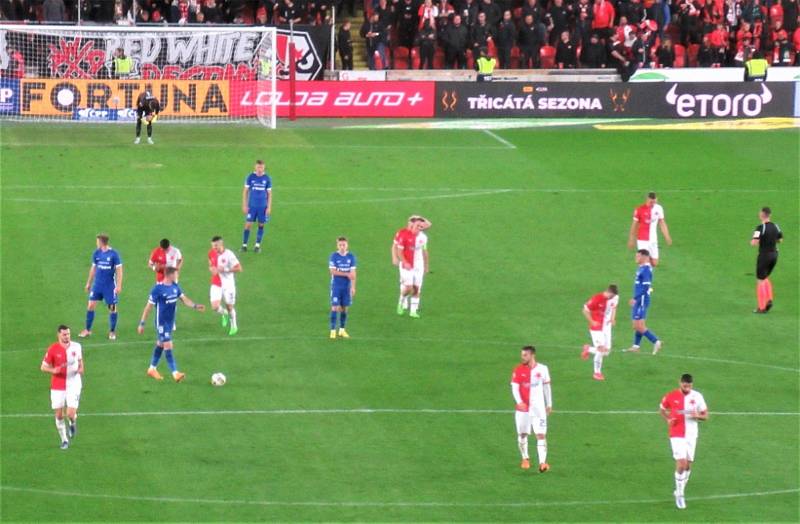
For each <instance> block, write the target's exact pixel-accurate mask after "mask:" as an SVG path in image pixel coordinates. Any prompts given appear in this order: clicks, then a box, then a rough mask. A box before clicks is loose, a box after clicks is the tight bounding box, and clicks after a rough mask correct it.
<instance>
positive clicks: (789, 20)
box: [783, 0, 800, 35]
mask: <svg viewBox="0 0 800 524" xmlns="http://www.w3.org/2000/svg"><path fill="white" fill-rule="evenodd" d="M798 14H800V13H799V12H798V8H797V0H784V1H783V28H784V29H786V32H787V33H788V34H790V35H791V34H794V31H795V29H797V28H798V25H797V15H798Z"/></svg>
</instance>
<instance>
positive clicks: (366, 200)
mask: <svg viewBox="0 0 800 524" xmlns="http://www.w3.org/2000/svg"><path fill="white" fill-rule="evenodd" d="M511 191H512V190H511V189H493V190H486V191H475V192H472V193H461V192H459V193H452V194H444V195H428V196H407V197H387V198H362V199H350V200H304V201H295V202H292V201H288V202H283V203H282V204H281V205H282V206H309V205H312V206H319V205H330V204H337V205H338V204H371V203H375V202H404V201H414V202H416V201H419V200H442V199H450V198H469V197H480V196H489V195H498V194H501V193H510V192H511ZM2 201H3V202H26V203H37V204H76V205H98V206H105V205H109V204H111V205H137V206H140V205H144V206H203V207H208V206H219V205H220V204H219V203H218V202H188V201H180V200H176V201H172V202H162V201H150V200H136V201H125V200H105V199H102V198H99V199H95V200H70V199H61V198H24V197H22V198H3V199H2ZM228 205H229V206H230V207H234V206H238V204H228Z"/></svg>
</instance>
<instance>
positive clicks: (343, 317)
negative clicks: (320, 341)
mask: <svg viewBox="0 0 800 524" xmlns="http://www.w3.org/2000/svg"><path fill="white" fill-rule="evenodd" d="M347 248H348V246H347V238H345V237H339V238H338V239H336V251H334V252H333V253H332V254H331V257H330V259H329V260H328V269H329V270H330V272H331V338H332V339H335V338H336V336H337V334H338V336H340V337H342V338H350V335H348V334H347V331H346V330H345V324H346V323H347V309H348V308H349V307H350V304H351V303H352V301H353V297H354V296H355V294H356V256H355V255H354V254H352V253H350V252H349V251H348V250H347ZM337 314H338V315H339V331H338V333H337V331H336V315H337Z"/></svg>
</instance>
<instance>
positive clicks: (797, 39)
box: [792, 16, 800, 66]
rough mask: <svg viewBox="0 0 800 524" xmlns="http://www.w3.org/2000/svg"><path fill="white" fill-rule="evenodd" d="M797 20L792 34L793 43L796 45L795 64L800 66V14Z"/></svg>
mask: <svg viewBox="0 0 800 524" xmlns="http://www.w3.org/2000/svg"><path fill="white" fill-rule="evenodd" d="M797 22H798V23H797V27H796V28H795V30H794V35H793V36H792V44H793V45H794V65H796V66H800V16H798V17H797Z"/></svg>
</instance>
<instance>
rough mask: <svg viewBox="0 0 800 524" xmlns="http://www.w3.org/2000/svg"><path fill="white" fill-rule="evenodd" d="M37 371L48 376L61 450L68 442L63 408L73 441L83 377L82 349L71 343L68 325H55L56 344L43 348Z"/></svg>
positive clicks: (76, 427) (78, 345)
mask: <svg viewBox="0 0 800 524" xmlns="http://www.w3.org/2000/svg"><path fill="white" fill-rule="evenodd" d="M40 369H41V370H42V371H43V372H45V373H48V374H50V375H51V379H50V407H51V408H53V411H54V412H55V417H56V428H57V429H58V434H59V436H60V437H61V449H62V450H65V449H67V448H69V440H68V438H67V427H66V425H65V424H64V405H65V404H66V407H67V419H68V421H69V438H74V437H75V435H76V434H77V432H78V426H77V419H78V404H79V402H80V398H81V389H82V380H81V376H82V375H83V350H82V348H81V345H80V344H78V343H77V342H72V340H71V334H70V329H69V327H68V326H65V325H63V324H62V325H60V326H58V342H56V343H54V344H52V345H51V346H50V347H49V348H48V349H47V353H46V354H45V356H44V359H43V360H42V365H41V367H40Z"/></svg>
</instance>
